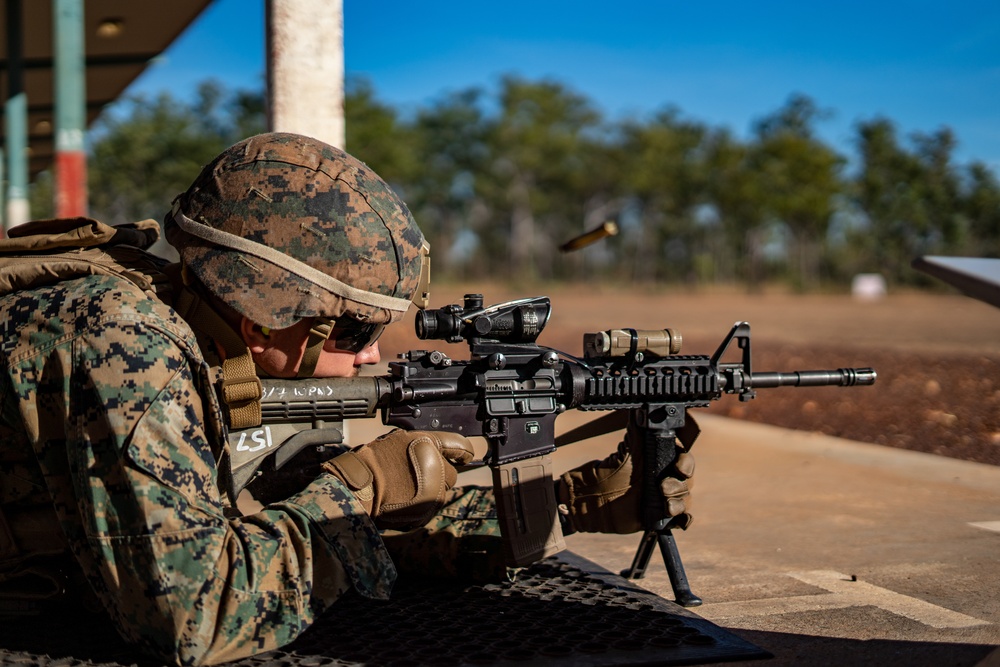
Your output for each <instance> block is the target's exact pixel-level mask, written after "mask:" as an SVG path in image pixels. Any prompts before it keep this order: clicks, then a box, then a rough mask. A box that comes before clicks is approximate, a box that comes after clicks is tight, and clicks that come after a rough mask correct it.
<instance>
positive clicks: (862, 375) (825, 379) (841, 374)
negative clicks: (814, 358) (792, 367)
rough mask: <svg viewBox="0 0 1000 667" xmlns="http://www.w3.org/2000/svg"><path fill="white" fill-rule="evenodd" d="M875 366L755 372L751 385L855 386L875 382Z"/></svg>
mask: <svg viewBox="0 0 1000 667" xmlns="http://www.w3.org/2000/svg"><path fill="white" fill-rule="evenodd" d="M875 378H876V373H875V369H874V368H838V369H837V370H834V371H791V372H787V373H782V372H773V373H754V374H753V375H752V376H751V378H750V386H751V387H753V388H754V389H769V388H771V387H827V386H840V387H854V386H867V385H873V384H875Z"/></svg>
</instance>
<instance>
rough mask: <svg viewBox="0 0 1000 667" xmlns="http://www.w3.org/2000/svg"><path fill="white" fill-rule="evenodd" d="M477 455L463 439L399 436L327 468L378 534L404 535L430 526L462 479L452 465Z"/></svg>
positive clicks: (429, 434)
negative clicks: (395, 531)
mask: <svg viewBox="0 0 1000 667" xmlns="http://www.w3.org/2000/svg"><path fill="white" fill-rule="evenodd" d="M473 458H475V452H474V451H473V449H472V443H470V442H469V441H468V440H467V439H466V438H464V437H463V436H460V435H457V434H455V433H446V432H443V431H402V430H395V431H392V432H391V433H387V434H386V435H383V436H382V437H380V438H379V439H377V440H375V441H374V442H370V443H368V444H367V445H362V446H361V447H357V448H356V449H354V450H352V451H350V452H347V453H346V454H341V455H340V456H337V457H336V458H333V459H331V460H330V461H328V462H326V463H324V464H323V468H324V469H325V470H326V471H327V472H329V473H330V474H331V475H334V476H335V477H337V478H338V479H340V480H341V481H342V482H344V484H346V485H347V486H348V488H350V489H351V491H353V492H354V496H355V497H356V498H357V499H358V500H359V501H360V502H361V504H362V505H363V506H364V508H365V510H366V511H367V512H368V514H369V516H371V518H372V520H373V521H374V522H375V525H376V526H378V527H379V528H383V529H385V528H394V529H399V530H406V529H409V528H415V527H417V526H422V525H423V524H425V523H427V522H428V521H429V520H430V519H431V517H432V516H434V513H435V512H437V511H438V510H439V509H440V508H441V506H442V505H443V504H444V502H445V496H446V493H447V492H448V490H449V489H451V487H453V486H454V485H455V482H456V480H457V479H458V472H457V471H456V470H455V467H454V466H453V465H452V463H458V464H464V463H468V462H469V461H471V460H472V459H473Z"/></svg>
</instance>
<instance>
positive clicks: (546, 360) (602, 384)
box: [229, 294, 876, 606]
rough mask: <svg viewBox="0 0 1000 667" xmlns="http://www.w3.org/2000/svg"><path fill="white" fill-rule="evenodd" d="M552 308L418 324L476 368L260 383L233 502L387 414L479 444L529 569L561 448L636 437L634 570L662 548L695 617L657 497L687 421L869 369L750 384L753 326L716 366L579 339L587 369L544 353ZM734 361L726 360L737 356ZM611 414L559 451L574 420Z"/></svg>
mask: <svg viewBox="0 0 1000 667" xmlns="http://www.w3.org/2000/svg"><path fill="white" fill-rule="evenodd" d="M551 312H552V308H551V304H550V302H549V299H548V298H547V297H533V298H527V299H518V300H515V301H509V302H505V303H500V304H496V305H492V306H484V305H483V297H482V295H480V294H467V295H466V296H465V300H464V305H461V306H460V305H450V306H445V307H443V308H438V309H432V310H423V311H420V312H418V313H417V318H416V323H415V325H416V334H417V337H418V338H419V339H421V340H444V341H448V342H450V343H461V342H462V341H465V342H467V343H468V345H469V351H470V355H469V359H468V360H464V361H462V360H453V359H452V358H450V357H449V356H448V355H446V354H444V353H443V352H440V351H437V350H434V351H426V350H411V351H409V352H407V353H405V354H402V355H400V360H399V361H395V362H391V363H390V364H389V373H388V375H385V376H377V377H356V378H329V379H309V380H298V379H297V380H270V379H265V380H262V385H263V390H262V397H261V412H262V423H261V425H260V426H259V427H257V428H251V429H246V430H243V431H236V432H232V433H230V435H229V441H230V449H231V456H232V468H233V479H234V482H235V484H236V487H237V490H239V489H242V488H243V487H244V486H246V485H247V484H248V483H250V482H251V481H253V480H254V478H259V479H264V478H267V477H268V476H269V475H270V474H271V473H272V472H273V471H276V470H278V469H280V468H282V467H283V466H285V465H286V464H288V462H289V461H291V460H292V459H294V458H301V457H302V456H303V455H304V454H308V453H310V452H311V455H313V456H318V457H319V458H329V456H331V455H333V454H335V453H337V452H336V451H332V450H331V449H329V448H330V446H331V445H336V444H339V443H342V442H343V433H342V431H341V425H340V422H343V421H344V420H347V419H359V418H370V417H374V416H375V415H376V414H377V413H379V412H380V413H381V417H382V421H383V423H385V424H386V425H391V426H396V427H399V428H403V429H414V430H432V431H452V432H455V433H460V434H462V435H465V436H467V437H468V436H482V437H484V438H485V439H486V441H487V443H488V451H487V454H486V456H485V457H484V459H483V461H481V462H479V464H480V465H488V466H489V467H490V468H491V470H492V475H493V485H494V490H495V493H496V498H497V512H498V518H499V521H500V528H501V532H502V534H503V536H504V544H505V557H506V560H507V562H508V564H509V565H511V566H523V565H528V564H530V563H532V562H534V561H536V560H539V559H541V558H544V557H546V556H549V555H552V554H554V553H557V552H559V551H561V550H563V549H564V548H565V543H564V541H563V535H562V530H561V527H560V522H559V519H558V514H557V506H556V499H555V488H554V486H555V485H554V483H553V477H552V465H551V457H550V455H551V453H552V452H553V451H555V449H556V447H557V446H562V445H564V444H569V443H571V442H575V441H578V440H581V439H584V438H587V437H592V436H594V435H598V434H601V433H608V432H611V431H613V430H619V429H622V428H625V427H626V426H629V428H630V429H634V430H635V432H636V433H637V434H638V435H639V437H641V442H642V447H643V461H642V465H643V472H642V475H643V498H644V501H643V502H644V506H645V508H644V517H643V527H644V531H645V532H644V534H643V537H642V539H641V541H640V544H639V548H638V550H637V552H636V555H635V558H634V560H633V562H632V565H631V567H630V568H629V569H628V570H626V571H624V572H623V573H622V575H623V576H626V577H629V578H641V577H642V576H643V575H644V574H645V571H646V566H647V565H648V562H649V559H650V556H651V554H652V551H653V545H654V544H658V545H659V547H660V551H661V554H662V556H663V560H664V565H665V567H666V569H667V573H668V575H669V577H670V582H671V585H672V587H673V589H674V595H675V598H676V599H677V601H678V603H679V604H682V605H684V606H696V605H698V604H700V603H701V600H700V599H699V598H698V597H697V596H695V595H693V594H692V593H691V589H690V586H689V585H688V582H687V578H686V575H685V573H684V567H683V564H682V562H681V559H680V554H679V552H678V550H677V545H676V542H675V541H674V538H673V535H672V533H671V518H670V517H665V516H664V512H663V507H662V499H661V498H660V497H659V495H658V488H659V483H660V481H661V480H662V479H663V478H664V477H665V476H666V474H667V473H668V469H669V467H670V466H671V464H672V463H673V462H674V460H675V459H676V456H677V446H676V438H677V437H678V433H679V432H682V430H683V429H684V427H685V424H686V421H685V419H686V414H687V411H688V410H689V409H692V408H702V407H707V406H708V405H710V403H711V402H712V401H714V400H718V399H719V398H721V396H722V395H723V394H735V395H737V396H739V399H740V400H741V401H747V400H750V399H752V398H754V397H755V395H756V390H757V389H765V388H772V387H781V386H796V387H803V386H824V385H831V386H855V385H871V384H874V382H875V378H876V373H875V371H874V369H871V368H841V369H837V370H825V371H794V372H767V373H760V372H754V371H753V370H752V366H751V351H750V325H749V324H747V323H746V322H737V323H736V324H735V325H733V328H732V330H731V331H730V332H729V334H728V335H727V336H726V338H725V339H724V340H723V342H722V344H721V345H720V346H719V348H718V350H716V352H715V354H713V355H712V356H711V357H709V356H702V355H681V354H680V349H681V336H680V334H679V333H678V332H676V331H674V330H672V329H661V330H635V329H614V330H607V331H602V332H598V333H588V334H584V353H583V358H576V357H573V356H571V355H568V354H566V353H563V352H558V351H556V350H553V349H551V348H547V347H542V346H539V345H538V344H537V343H536V341H537V338H538V336H539V334H540V333H541V332H542V330H543V329H544V327H545V325H546V323H547V322H548V320H549V317H550V315H551ZM734 343H735V344H736V347H738V348H739V349H740V350H741V356H740V359H739V361H735V362H727V361H724V360H723V357H724V356H725V355H726V352H727V351H728V350H729V349H730V347H731V346H732V345H733V344H734ZM570 409H577V410H593V411H608V412H609V414H607V415H605V416H604V417H601V418H599V419H596V420H594V421H592V422H590V423H589V424H587V425H585V426H583V427H580V428H579V429H576V430H574V431H573V432H570V433H566V434H563V435H562V436H560V438H559V439H556V437H555V420H556V417H558V416H559V415H560V414H562V413H563V412H565V411H566V410H570Z"/></svg>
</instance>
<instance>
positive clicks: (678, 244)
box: [620, 109, 707, 280]
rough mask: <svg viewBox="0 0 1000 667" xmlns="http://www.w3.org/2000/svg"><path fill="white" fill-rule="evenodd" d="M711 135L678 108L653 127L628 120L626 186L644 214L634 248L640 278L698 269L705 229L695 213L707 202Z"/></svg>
mask: <svg viewBox="0 0 1000 667" xmlns="http://www.w3.org/2000/svg"><path fill="white" fill-rule="evenodd" d="M706 134H707V132H706V128H705V127H704V126H703V125H702V124H700V123H696V122H693V121H687V120H682V119H681V118H680V113H679V112H678V111H677V110H676V109H667V110H665V111H662V112H660V113H658V114H656V115H655V116H654V117H653V118H652V120H650V121H649V122H647V123H638V122H635V121H628V122H625V123H624V124H623V125H622V127H621V139H620V141H621V142H622V147H623V150H624V152H625V154H626V155H627V161H626V165H625V170H626V171H625V185H626V187H627V188H628V189H629V191H630V192H631V193H632V195H633V196H634V197H635V198H636V204H637V205H638V207H639V210H640V211H641V213H640V230H639V233H638V234H636V243H635V247H634V250H635V255H634V259H635V261H634V264H633V266H634V267H635V274H634V276H635V277H636V278H639V279H643V280H648V279H651V278H673V279H676V278H685V277H687V276H688V275H689V274H690V273H691V272H692V270H693V268H694V264H693V257H694V254H695V252H696V249H697V248H698V246H699V245H700V244H701V242H702V239H701V238H700V237H701V236H702V231H703V230H702V229H701V228H699V226H698V225H697V224H696V223H695V219H694V217H693V214H694V209H695V205H696V204H699V203H701V202H703V201H704V193H705V188H706V180H707V173H706V164H705V160H704V142H705V138H706Z"/></svg>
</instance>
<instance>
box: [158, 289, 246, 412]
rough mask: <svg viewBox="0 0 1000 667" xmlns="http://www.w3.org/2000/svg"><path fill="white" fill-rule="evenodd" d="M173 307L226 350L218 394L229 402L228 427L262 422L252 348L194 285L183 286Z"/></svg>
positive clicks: (223, 400) (227, 407) (194, 326)
mask: <svg viewBox="0 0 1000 667" xmlns="http://www.w3.org/2000/svg"><path fill="white" fill-rule="evenodd" d="M174 310H176V311H177V313H178V314H179V315H180V316H181V317H182V318H184V320H186V321H187V322H188V324H190V325H191V328H192V329H194V330H195V332H196V334H205V335H208V336H211V337H212V339H213V340H215V341H217V342H218V343H219V344H221V345H222V348H223V350H225V353H226V359H225V361H223V362H222V377H221V379H220V381H219V388H220V391H219V395H220V397H221V398H222V402H223V403H224V404H225V406H226V412H227V416H228V421H229V428H230V429H232V430H240V429H245V428H251V427H253V426H260V423H261V409H260V397H261V391H262V390H263V387H262V385H261V383H260V378H258V377H257V372H256V366H255V365H254V361H253V356H252V355H251V354H250V348H248V347H247V346H246V343H244V342H243V339H242V338H240V337H239V336H238V335H237V334H236V332H235V331H233V329H232V327H230V326H229V324H228V323H226V321H225V320H224V319H222V317H221V316H220V315H219V314H218V313H216V312H215V310H213V309H212V308H211V306H209V305H208V304H207V303H205V302H204V301H203V300H202V299H201V298H200V297H198V295H196V294H195V293H194V292H193V291H192V290H191V288H189V287H187V286H184V287H183V288H182V289H181V291H180V294H179V296H178V298H177V300H176V302H175V304H174ZM202 348H203V349H204V345H202Z"/></svg>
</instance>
